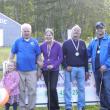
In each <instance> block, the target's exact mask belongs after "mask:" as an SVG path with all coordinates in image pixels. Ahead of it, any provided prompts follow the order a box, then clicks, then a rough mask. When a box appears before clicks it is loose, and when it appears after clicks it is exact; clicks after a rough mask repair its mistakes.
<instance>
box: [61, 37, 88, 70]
mask: <svg viewBox="0 0 110 110" xmlns="http://www.w3.org/2000/svg"><path fill="white" fill-rule="evenodd" d="M75 44H77V42H75ZM62 48H63V66H64V68H66V67H67V66H72V67H81V66H83V67H85V71H86V72H87V71H88V55H87V49H86V45H85V42H84V41H82V40H80V41H79V49H78V52H79V56H76V55H75V53H76V49H75V47H74V45H73V43H72V40H71V39H69V40H67V41H65V42H64V44H63V47H62Z"/></svg>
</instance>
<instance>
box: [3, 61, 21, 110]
mask: <svg viewBox="0 0 110 110" xmlns="http://www.w3.org/2000/svg"><path fill="white" fill-rule="evenodd" d="M2 83H3V86H4V87H5V88H6V89H7V91H8V93H9V101H8V102H7V103H6V104H5V110H9V108H10V106H11V105H12V106H13V110H17V105H18V100H19V73H18V72H17V71H16V64H15V62H14V61H8V62H7V64H6V70H5V73H4V76H3V79H2Z"/></svg>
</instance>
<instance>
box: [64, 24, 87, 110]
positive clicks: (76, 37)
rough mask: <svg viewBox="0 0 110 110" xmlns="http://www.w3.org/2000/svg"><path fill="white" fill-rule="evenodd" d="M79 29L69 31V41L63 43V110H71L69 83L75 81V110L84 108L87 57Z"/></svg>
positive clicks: (77, 27) (74, 28)
mask: <svg viewBox="0 0 110 110" xmlns="http://www.w3.org/2000/svg"><path fill="white" fill-rule="evenodd" d="M80 35H81V28H80V27H79V26H78V25H75V26H74V27H73V28H72V29H71V39H68V40H67V41H65V42H64V43H63V67H64V69H65V83H64V88H65V89H64V99H65V110H72V102H71V82H73V81H74V80H75V79H76V81H77V88H78V103H77V110H84V108H85V73H86V74H88V57H87V49H86V45H85V42H84V41H83V40H81V39H80Z"/></svg>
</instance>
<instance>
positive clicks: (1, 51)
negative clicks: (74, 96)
mask: <svg viewBox="0 0 110 110" xmlns="http://www.w3.org/2000/svg"><path fill="white" fill-rule="evenodd" d="M9 53H10V48H6V47H3V48H1V47H0V65H2V62H3V61H4V60H7V59H8V56H9ZM1 78H2V72H1V71H0V79H1ZM74 108H75V109H74V110H76V106H75V107H74ZM0 110H4V108H3V107H0ZM10 110H13V109H12V107H11V109H10ZM36 110H47V108H46V107H40V108H39V107H36ZM61 110H64V107H61ZM86 110H98V106H97V105H92V106H86Z"/></svg>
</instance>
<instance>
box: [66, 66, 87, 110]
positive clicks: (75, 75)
mask: <svg viewBox="0 0 110 110" xmlns="http://www.w3.org/2000/svg"><path fill="white" fill-rule="evenodd" d="M75 79H76V81H77V88H78V103H77V106H78V108H81V107H84V106H85V68H84V67H72V71H71V72H68V71H65V82H64V87H65V88H64V99H65V108H66V109H68V108H70V109H72V101H71V97H72V94H71V91H72V90H71V89H72V88H71V83H72V82H73V80H75Z"/></svg>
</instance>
